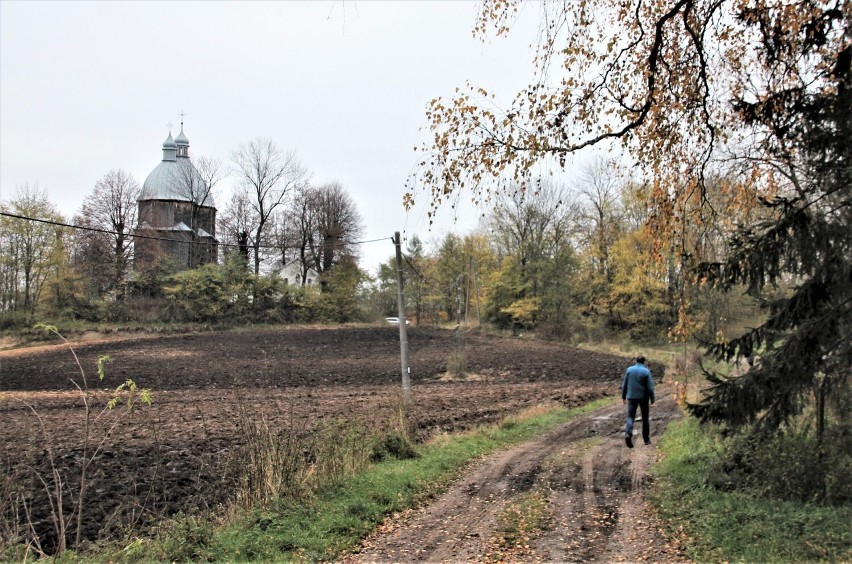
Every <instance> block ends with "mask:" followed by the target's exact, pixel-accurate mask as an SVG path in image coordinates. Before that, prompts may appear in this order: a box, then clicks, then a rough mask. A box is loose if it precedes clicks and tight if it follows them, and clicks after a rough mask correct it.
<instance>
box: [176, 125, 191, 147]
mask: <svg viewBox="0 0 852 564" xmlns="http://www.w3.org/2000/svg"><path fill="white" fill-rule="evenodd" d="M175 145H189V139H187V138H186V135H184V133H183V127H181V128H180V133H178V136H177V137H175Z"/></svg>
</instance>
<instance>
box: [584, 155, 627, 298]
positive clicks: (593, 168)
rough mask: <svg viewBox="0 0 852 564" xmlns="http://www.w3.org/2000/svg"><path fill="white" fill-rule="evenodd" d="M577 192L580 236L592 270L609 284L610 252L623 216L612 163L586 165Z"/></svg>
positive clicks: (597, 161)
mask: <svg viewBox="0 0 852 564" xmlns="http://www.w3.org/2000/svg"><path fill="white" fill-rule="evenodd" d="M579 192H580V194H581V195H582V196H584V199H585V200H586V202H585V203H586V205H585V206H583V212H582V216H581V217H582V220H583V223H584V229H583V231H582V238H583V243H584V245H585V246H586V248H587V249H588V256H589V259H590V262H591V267H592V271H593V272H595V273H596V274H598V275H600V276H601V277H602V278H603V280H604V281H605V282H606V283H611V282H612V276H613V273H612V265H611V261H610V253H611V249H612V246H613V245H614V244H615V242H616V241H617V240H618V237H619V235H620V234H621V232H622V225H621V224H622V218H623V216H624V211H623V206H622V202H621V185H620V183H619V179H618V175H617V172H616V169H615V163H613V162H612V161H606V160H603V159H597V160H595V161H594V162H593V163H592V164H591V165H589V166H588V167H586V168H585V169H584V170H583V173H582V176H581V183H580V187H579Z"/></svg>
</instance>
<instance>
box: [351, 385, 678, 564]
mask: <svg viewBox="0 0 852 564" xmlns="http://www.w3.org/2000/svg"><path fill="white" fill-rule="evenodd" d="M661 391H664V390H661ZM623 414H624V408H623V407H622V405H621V403H620V402H619V403H618V404H616V405H613V406H609V407H605V408H602V409H599V410H597V411H595V412H593V413H591V414H588V415H584V416H581V417H578V418H576V419H574V420H572V421H571V422H569V423H567V424H564V425H562V426H560V427H559V428H557V429H554V430H553V431H551V432H550V433H548V434H547V435H545V436H543V437H541V438H539V439H537V440H534V441H531V442H528V443H524V444H522V445H520V446H517V447H515V448H512V449H510V450H506V451H503V452H499V453H497V454H494V455H492V456H489V457H487V458H486V459H485V460H484V461H481V462H479V463H477V464H476V465H475V466H473V467H472V468H471V469H470V470H469V471H467V472H466V473H465V475H464V476H463V477H462V478H461V479H460V480H458V481H457V482H456V483H455V484H454V485H453V486H452V487H451V488H449V489H448V491H446V492H445V493H444V494H442V495H441V496H439V497H438V498H437V499H436V500H434V501H433V502H431V503H429V504H428V505H426V506H425V507H422V508H420V509H418V510H414V511H408V512H405V513H403V514H399V515H396V516H394V517H392V518H390V519H388V520H387V521H386V522H385V523H384V524H383V525H382V526H381V527H380V528H379V529H378V530H377V532H376V533H375V534H373V535H372V536H370V537H369V538H367V539H365V540H364V541H363V542H362V543H361V546H360V547H358V549H357V550H356V551H355V553H353V554H352V555H350V556H348V557H346V558H345V559H344V560H345V562H347V564H352V563H355V562H415V561H416V562H589V561H595V562H637V561H649V562H687V561H689V560H688V559H686V558H685V557H684V556H683V554H682V552H681V549H680V547H679V546H678V544H677V543H676V542H674V541H673V540H671V539H669V538H667V537H666V536H665V535H664V534H663V533H662V526H661V523H660V522H659V521H658V519H657V518H656V517H655V516H654V514H653V512H652V511H651V510H650V508H649V507H648V504H647V503H646V501H645V499H644V491H645V488H646V484H647V482H648V480H649V478H648V475H647V468H648V466H649V464H650V462H651V461H652V460H653V458H654V456H655V452H656V450H655V447H654V446H653V444H651V445H647V446H646V445H643V444H642V441H641V439H640V437H639V436H636V437H634V438H635V439H636V442H638V444H637V445H636V446H635V448H633V449H629V448H628V447H627V446H626V445H625V443H624V426H623V425H624V423H623V417H624V415H623ZM678 416H679V411H678V409H677V408H676V407H675V404H674V402H673V401H672V399H669V398H666V399H663V400H662V401H659V402H657V404H656V405H655V406H653V408H652V411H651V435H652V437H657V436H659V434H661V433H662V431H663V429H664V428H665V426H666V424H667V423H668V422H669V421H670V420H671V419H673V418H675V417H678ZM640 425H641V423H640ZM532 494H535V495H537V496H538V499H542V500H544V504H543V509H540V510H539V513H540V514H539V515H538V520H539V521H538V522H539V523H540V525H539V526H537V527H529V528H527V529H526V531H525V532H523V533H522V534H518V533H517V530H518V529H517V528H513V527H512V526H511V523H512V521H510V520H508V519H507V516H511V515H513V514H514V515H518V514H525V513H523V512H519V511H518V509H519V508H522V507H523V503H524V501H523V500H525V499H529V498H530V496H531V495H532ZM510 533H512V534H510Z"/></svg>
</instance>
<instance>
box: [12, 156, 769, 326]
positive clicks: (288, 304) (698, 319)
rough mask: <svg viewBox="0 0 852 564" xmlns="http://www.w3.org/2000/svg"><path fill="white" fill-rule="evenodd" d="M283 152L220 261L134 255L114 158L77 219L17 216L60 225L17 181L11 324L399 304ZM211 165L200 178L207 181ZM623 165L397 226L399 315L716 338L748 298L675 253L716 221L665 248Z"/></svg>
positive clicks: (225, 231)
mask: <svg viewBox="0 0 852 564" xmlns="http://www.w3.org/2000/svg"><path fill="white" fill-rule="evenodd" d="M263 147H266V148H265V149H263ZM261 153H262V154H265V155H266V156H265V157H264V158H263V159H262V160H264V161H267V160H268V159H269V158H270V155H279V156H281V155H283V153H280V152H277V149H275V148H274V147H270V146H268V145H267V146H264V145H262V144H256V145H255V146H254V152H253V153H252V154H255V155H260V154H261ZM257 158H260V157H257ZM292 159H293V157H292V155H288V156H282V157H281V159H280V164H282V165H284V168H285V169H287V170H290V171H291V172H290V173H283V174H282V175H281V176H280V177H281V178H289V180H288V181H287V182H288V183H289V185H288V186H287V187H286V188H284V187H280V186H279V187H278V192H277V195H276V199H275V200H274V201H272V200H269V199H267V200H264V199H263V197H262V196H258V192H256V191H254V187H255V186H257V185H260V184H263V183H264V182H265V181H258V180H257V179H255V180H251V179H246V177H245V175H244V177H243V180H242V181H241V182H240V183H238V185H239V186H242V187H243V188H244V189H242V190H237V191H236V192H235V194H234V196H233V197H232V199H231V200H230V201H229V202H228V203H227V204H226V205H225V206H224V208H223V212H222V213H221V214H220V216H219V217H220V220H219V222H218V226H217V236H218V237H219V238H220V241H221V242H222V245H221V248H220V254H221V257H220V261H219V264H218V265H212V264H208V265H205V266H203V267H199V268H195V269H190V270H187V269H185V268H182V265H178V264H175V263H174V260H173V259H171V258H170V257H167V256H163V257H159V259H158V260H156V261H153V262H152V263H150V264H148V263H146V264H145V265H143V266H142V267H139V266H138V265H137V266H136V267H134V261H133V239H134V236H133V227H135V224H136V216H135V204H136V199H137V198H138V195H139V187H138V184H137V183H136V182H135V181H134V180H133V178H132V177H131V176H130V175H128V174H127V173H124V172H123V171H120V170H114V171H110V172H109V173H107V174H106V175H105V176H104V178H103V179H101V180H100V181H99V182H98V183H97V184H96V186H95V187H94V190H93V192H92V193H91V194H90V195H89V196H88V197H87V198H86V199H85V200H84V203H83V205H82V207H81V210H80V211H79V212H78V214H76V215H75V217H74V218H72V219H71V223H73V224H74V225H75V226H79V227H85V228H86V229H73V228H68V227H62V226H59V225H56V224H52V223H42V222H34V221H28V220H25V219H20V218H19V217H13V216H20V217H29V218H38V219H42V220H47V221H51V222H55V223H65V222H66V218H63V217H62V216H61V214H59V213H58V211H57V210H56V208H55V206H53V205H52V204H51V203H50V202H49V200H48V199H47V197H46V195H45V194H44V192H43V191H40V190H39V189H38V187H32V186H24V187H22V189H21V190H20V191H19V194H18V196H17V197H16V198H15V199H13V200H11V201H9V202H3V203H2V211H3V212H4V213H6V214H10V215H4V216H0V312H2V319H3V326H4V327H14V326H18V327H20V326H26V325H27V324H30V323H32V321H33V320H35V319H51V320H53V319H81V320H87V321H96V322H99V321H110V322H130V321H133V322H140V323H145V322H183V321H192V322H203V323H225V324H236V323H257V322H263V323H290V322H348V321H372V320H374V319H377V318H379V317H384V316H391V315H393V316H395V315H397V266H396V262H395V259H394V258H393V257H390V258H389V259H388V261H387V262H386V263H384V264H382V265H381V266H380V268H379V269H378V272H376V273H372V275H371V273H368V272H365V271H364V270H363V269H362V268H360V267H359V265H358V260H357V256H358V255H357V250H358V249H357V241H356V240H355V239H356V237H358V236H359V235H360V234H361V232H362V225H361V220H360V216H359V215H358V212H357V209H356V207H355V205H354V203H353V202H352V200H351V199H350V198H349V196H348V195H347V194H346V192H345V191H344V190H343V188H342V187H341V186H340V185H339V184H337V183H335V184H330V185H324V186H312V185H310V183H308V182H307V181H305V180H304V178H305V177H306V175H305V173H304V171H303V170H302V169H301V168H300V167H296V166H295V165H294V164H293V161H292ZM273 160H274V159H273ZM205 163H206V164H203V165H202V166H201V170H202V174H204V175H205V176H206V177H207V178H208V179H211V178H215V176H216V175H211V174H208V173H209V171H210V170H211V167H210V164H209V163H210V161H205ZM212 168H216V167H212ZM245 168H246V170H249V169H250V168H251V167H249V166H248V165H246V166H245ZM293 170H297V172H296V173H293V172H292V171H293ZM205 171H206V172H205ZM623 172H624V171H620V170H619V168H618V166H617V165H616V164H615V163H613V162H605V161H598V162H596V163H594V164H593V165H591V166H589V167H587V168H586V169H585V170H584V171H583V173H582V174H581V175H580V176H579V177H578V178H577V180H576V182H575V183H574V184H573V185H572V186H560V185H556V184H552V183H547V182H542V183H540V184H539V185H538V186H537V187H536V188H535V189H528V190H521V189H517V190H515V191H508V192H506V193H505V194H502V195H499V196H497V199H496V201H495V202H494V206H493V207H492V208H491V209H489V210H488V211H487V212H486V213H485V214H484V215H483V217H482V219H481V221H480V223H479V225H478V226H477V227H476V229H474V230H472V231H471V232H469V233H467V234H462V235H459V234H454V233H451V234H447V235H445V236H443V237H442V238H440V239H437V240H435V241H429V242H428V243H427V242H425V241H424V240H423V239H422V238H421V237H419V236H418V235H416V234H414V235H411V236H409V237H407V238H406V241H405V242H404V261H403V269H404V279H405V297H406V303H407V306H408V311H407V314H408V316H409V317H410V318H411V319H412V320H414V321H416V322H417V323H421V324H422V323H429V324H436V323H462V324H466V325H473V324H490V325H493V326H495V327H497V328H499V329H502V330H507V331H509V330H511V331H513V332H515V333H517V332H520V331H530V330H535V331H536V332H537V333H538V334H540V335H543V336H546V337H552V338H559V339H563V340H567V341H577V340H587V339H590V338H596V337H601V336H604V335H610V334H621V335H626V336H628V337H630V338H631V339H633V340H637V341H661V340H665V339H668V338H672V337H677V338H684V339H685V338H691V337H698V338H700V339H703V340H711V341H712V340H714V339H716V338H717V337H719V336H721V335H722V334H724V332H725V331H731V330H732V331H736V330H737V323H738V320H739V319H751V318H753V316H754V315H757V313H758V310H757V307H756V305H755V303H754V302H752V301H750V300H749V299H747V298H745V297H743V296H741V295H737V294H730V293H728V294H725V295H723V294H721V293H720V292H718V291H716V290H713V289H712V288H710V287H707V286H702V285H700V284H695V283H693V282H692V281H690V280H688V279H685V277H684V276H683V272H682V269H681V267H680V264H681V254H682V253H685V252H687V251H690V250H695V248H696V247H698V246H700V247H701V250H700V252H701V255H702V256H705V257H706V256H719V257H721V256H722V254H724V249H725V237H726V229H727V227H726V225H724V224H718V225H716V226H714V228H713V229H710V228H708V227H707V226H706V225H704V226H702V227H701V228H700V230H699V228H697V227H696V228H695V229H693V230H692V231H690V230H686V231H685V235H684V238H683V240H681V241H679V242H678V245H677V246H676V247H675V246H672V245H671V244H669V246H668V247H664V246H663V245H662V244H661V239H658V238H656V237H655V235H654V233H653V232H651V231H649V229H648V227H647V224H648V220H649V217H650V214H651V213H652V210H651V208H650V206H649V203H648V201H649V200H648V194H647V190H648V188H647V187H646V186H643V185H640V184H636V183H634V182H632V181H631V180H630V179H629V178H625V176H624V175H623ZM288 174H289V176H288ZM220 176H221V174H220ZM294 178H295V180H294ZM215 183H216V182H215V181H211V185H215ZM716 186H717V190H716V192H715V194H714V197H715V198H717V199H718V204H719V205H729V204H730V202H727V201H726V199H727V198H728V195H727V192H726V184H725V182H723V181H722V180H720V181H719V182H717V183H716ZM267 193H269V192H267ZM278 196H280V198H279V197H278ZM275 202H278V203H276V204H275V205H272V204H273V203H275ZM261 208H263V209H265V210H267V212H269V211H270V210H272V211H273V212H274V213H266V214H265V215H266V216H267V218H266V219H265V220H263V221H261V215H264V214H259V213H258V212H257V211H254V210H257V209H261ZM731 209H737V208H736V207H733V206H732V207H731ZM742 209H743V214H744V215H745V214H748V213H752V212H751V211H747V208H745V207H743V208H742ZM749 209H750V208H749ZM734 215H735V214H733V215H732V216H731V217H730V224H729V225H733V224H734V222H735V221H736V220H737V218H736V217H734ZM739 219H741V220H747V219H749V218H748V217H741V218H739ZM389 255H390V253H389ZM687 320H688V321H687Z"/></svg>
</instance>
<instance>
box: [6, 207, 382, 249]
mask: <svg viewBox="0 0 852 564" xmlns="http://www.w3.org/2000/svg"><path fill="white" fill-rule="evenodd" d="M0 216H5V217H11V218H14V219H21V220H24V221H33V222H36V223H44V224H47V225H54V226H56V227H65V228H69V229H79V230H83V231H94V232H96V233H104V234H107V235H124V236H127V237H135V238H137V239H152V240H155V241H167V242H173V243H189V241H186V240H184V239H171V238H169V237H156V236H152V235H141V234H139V233H134V232H128V233H123V232H120V231H113V230H110V229H102V228H100V227H89V226H85V225H73V224H70V223H63V222H61V221H53V220H50V219H39V218H36V217H28V216H25V215H18V214H14V213H9V212H4V211H0ZM385 239H386V237H381V238H379V239H368V240H364V241H345V240H344V241H341V242H340V243H335V244H332V245H330V246H333V247H343V246H345V245H364V244H367V243H377V242H379V241H384V240H385ZM390 239H391V241H393V237H391V238H390ZM217 244H218V245H219V246H222V247H233V248H240V245H239V244H236V243H224V242H218V243H217ZM255 246H256V247H257V248H258V249H264V250H270V249H273V250H277V249H280V248H281V246H280V245H250V247H251V248H254V247H255Z"/></svg>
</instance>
